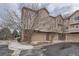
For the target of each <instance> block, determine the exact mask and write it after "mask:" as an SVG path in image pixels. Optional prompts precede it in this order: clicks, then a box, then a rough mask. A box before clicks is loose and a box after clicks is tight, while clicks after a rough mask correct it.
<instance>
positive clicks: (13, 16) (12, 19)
mask: <svg viewBox="0 0 79 59" xmlns="http://www.w3.org/2000/svg"><path fill="white" fill-rule="evenodd" d="M5 11H6V12H7V15H5V16H4V17H3V18H2V19H3V20H4V21H3V22H2V24H0V26H1V27H2V28H5V27H7V28H10V29H16V30H21V17H19V15H17V13H16V12H15V11H13V10H11V11H10V10H8V9H5Z"/></svg>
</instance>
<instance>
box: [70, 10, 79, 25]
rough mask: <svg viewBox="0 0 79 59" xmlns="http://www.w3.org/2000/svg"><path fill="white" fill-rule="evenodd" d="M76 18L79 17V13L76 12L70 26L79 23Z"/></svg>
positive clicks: (71, 18)
mask: <svg viewBox="0 0 79 59" xmlns="http://www.w3.org/2000/svg"><path fill="white" fill-rule="evenodd" d="M76 16H79V12H76V13H75V14H74V15H73V16H71V17H70V21H69V22H70V24H74V23H79V22H78V21H75V17H76Z"/></svg>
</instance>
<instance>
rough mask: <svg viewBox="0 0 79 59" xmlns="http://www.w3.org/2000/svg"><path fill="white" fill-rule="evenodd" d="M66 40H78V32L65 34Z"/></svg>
mask: <svg viewBox="0 0 79 59" xmlns="http://www.w3.org/2000/svg"><path fill="white" fill-rule="evenodd" d="M66 40H69V41H71V40H74V41H79V34H67V35H66Z"/></svg>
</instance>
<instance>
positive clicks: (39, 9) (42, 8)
mask: <svg viewBox="0 0 79 59" xmlns="http://www.w3.org/2000/svg"><path fill="white" fill-rule="evenodd" d="M23 9H26V10H30V11H33V12H39V11H41V10H45V11H46V12H47V13H48V14H49V12H48V10H47V9H46V8H41V9H38V10H33V9H31V8H27V7H23V8H22V10H23Z"/></svg>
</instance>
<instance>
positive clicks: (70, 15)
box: [66, 10, 79, 19]
mask: <svg viewBox="0 0 79 59" xmlns="http://www.w3.org/2000/svg"><path fill="white" fill-rule="evenodd" d="M77 12H79V10H76V11H75V12H73V13H72V14H71V15H70V16H68V17H67V18H66V19H70V17H72V16H73V15H75V14H76V13H77Z"/></svg>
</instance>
